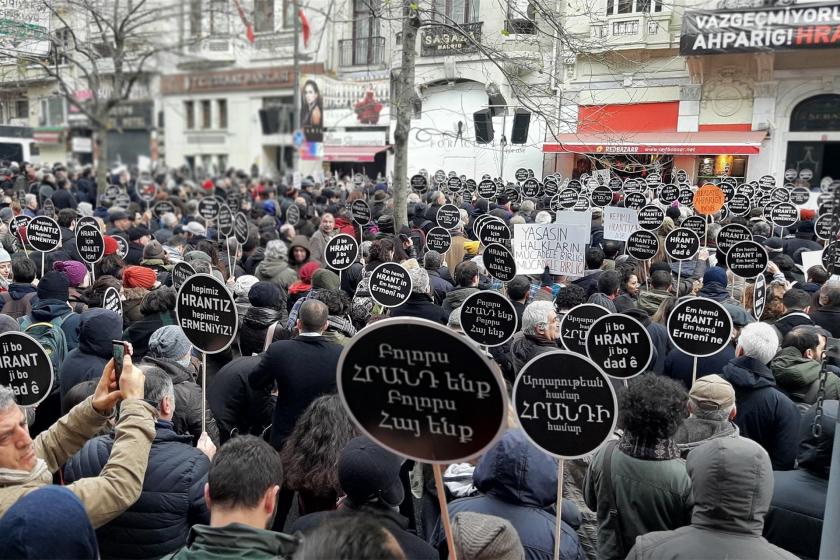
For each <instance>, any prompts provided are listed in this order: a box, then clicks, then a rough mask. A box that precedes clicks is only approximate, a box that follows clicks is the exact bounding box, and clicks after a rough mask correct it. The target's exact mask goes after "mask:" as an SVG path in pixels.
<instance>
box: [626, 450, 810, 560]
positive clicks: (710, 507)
mask: <svg viewBox="0 0 840 560" xmlns="http://www.w3.org/2000/svg"><path fill="white" fill-rule="evenodd" d="M736 450H737V451H738V453H734V451H736ZM744 451H747V452H744ZM687 468H688V472H689V473H690V475H691V483H692V488H691V491H692V494H693V496H694V512H693V513H692V515H691V525H689V526H687V527H682V528H679V529H676V530H674V531H657V532H653V533H648V534H647V535H642V536H639V537H637V538H636V545H635V546H634V547H633V549H632V550H631V551H630V554H628V556H627V559H628V560H643V559H647V558H650V559H654V558H655V559H657V560H678V559H685V560H689V559H694V558H733V559H734V558H761V559H767V560H771V559H780V558H784V559H795V558H796V557H795V556H794V555H793V554H790V553H788V552H785V551H784V550H782V549H780V548H778V547H776V546H774V545H772V544H770V543H768V542H767V540H765V539H764V538H763V537H762V536H761V529H762V526H763V525H764V516H765V514H766V513H767V510H768V508H769V506H770V498H771V496H772V493H773V473H772V472H771V470H770V464H769V461H767V455H766V452H765V451H764V450H763V449H761V447H759V446H758V445H756V444H755V443H754V442H751V441H749V440H747V439H744V438H720V439H716V440H714V441H712V442H710V443H707V444H706V445H702V446H700V447H698V448H697V449H696V450H694V451H692V452H691V454H689V456H688V461H687Z"/></svg>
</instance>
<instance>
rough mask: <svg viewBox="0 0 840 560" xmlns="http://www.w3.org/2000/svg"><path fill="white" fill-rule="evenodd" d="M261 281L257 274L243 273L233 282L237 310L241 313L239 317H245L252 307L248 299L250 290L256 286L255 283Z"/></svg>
mask: <svg viewBox="0 0 840 560" xmlns="http://www.w3.org/2000/svg"><path fill="white" fill-rule="evenodd" d="M259 281H260V280H259V278H257V277H256V276H253V275H251V274H243V275H242V276H240V277H239V278H237V279H236V282H235V283H234V284H233V297H234V303H235V304H236V310H237V311H238V313H239V317H244V316H245V313H247V312H248V308H249V307H251V302H250V301H249V300H248V292H250V291H251V288H252V287H254V284H256V283H257V282H259Z"/></svg>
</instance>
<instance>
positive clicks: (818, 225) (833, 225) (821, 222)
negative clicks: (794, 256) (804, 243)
mask: <svg viewBox="0 0 840 560" xmlns="http://www.w3.org/2000/svg"><path fill="white" fill-rule="evenodd" d="M838 226H840V218H838V217H837V214H823V215H822V216H820V217H818V218H817V221H816V222H814V234H815V235H816V236H817V239H822V240H823V241H828V240H830V239H831V235H832V233H835V234H836V232H837V229H838Z"/></svg>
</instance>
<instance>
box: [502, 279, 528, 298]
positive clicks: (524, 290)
mask: <svg viewBox="0 0 840 560" xmlns="http://www.w3.org/2000/svg"><path fill="white" fill-rule="evenodd" d="M530 293H531V281H530V280H529V279H528V277H527V276H523V275H522V274H518V275H516V276H514V277H513V279H512V280H511V281H510V282H508V284H507V295H508V297H509V298H510V300H511V301H516V302H519V303H525V301H527V299H528V295H529V294H530Z"/></svg>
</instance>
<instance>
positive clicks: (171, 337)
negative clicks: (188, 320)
mask: <svg viewBox="0 0 840 560" xmlns="http://www.w3.org/2000/svg"><path fill="white" fill-rule="evenodd" d="M190 350H192V344H190V341H189V339H188V338H187V335H185V334H184V331H182V330H181V327H179V326H178V325H167V326H165V327H161V328H159V329H158V330H156V331H155V332H153V333H152V336H151V337H150V338H149V355H150V356H151V357H153V358H168V359H170V360H180V359H181V358H183V357H184V356H186V355H187V353H189V351H190Z"/></svg>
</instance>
